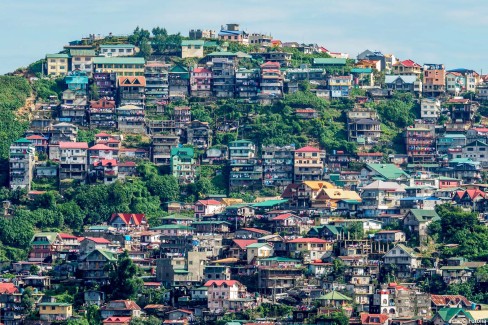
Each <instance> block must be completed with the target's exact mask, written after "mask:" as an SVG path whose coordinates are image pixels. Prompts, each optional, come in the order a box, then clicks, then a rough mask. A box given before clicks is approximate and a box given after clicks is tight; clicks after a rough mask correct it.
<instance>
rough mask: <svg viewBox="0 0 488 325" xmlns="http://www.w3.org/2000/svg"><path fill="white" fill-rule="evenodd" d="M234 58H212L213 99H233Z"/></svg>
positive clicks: (235, 64) (234, 79)
mask: <svg viewBox="0 0 488 325" xmlns="http://www.w3.org/2000/svg"><path fill="white" fill-rule="evenodd" d="M236 70H237V63H236V60H235V56H234V55H232V56H223V55H218V56H213V57H212V76H213V83H212V92H213V95H214V96H215V97H224V98H233V97H234V93H235V86H236V78H235V77H236Z"/></svg>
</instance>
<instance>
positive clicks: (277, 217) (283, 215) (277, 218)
mask: <svg viewBox="0 0 488 325" xmlns="http://www.w3.org/2000/svg"><path fill="white" fill-rule="evenodd" d="M291 216H295V215H294V214H292V213H284V214H280V215H278V216H276V217H274V218H272V219H271V220H286V219H288V218H289V217H291Z"/></svg>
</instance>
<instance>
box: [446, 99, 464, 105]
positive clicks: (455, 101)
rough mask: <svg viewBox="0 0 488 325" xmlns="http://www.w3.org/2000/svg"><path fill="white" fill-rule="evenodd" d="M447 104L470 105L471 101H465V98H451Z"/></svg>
mask: <svg viewBox="0 0 488 325" xmlns="http://www.w3.org/2000/svg"><path fill="white" fill-rule="evenodd" d="M447 102H448V103H451V104H467V103H469V99H464V98H451V99H449V100H448V101H447Z"/></svg>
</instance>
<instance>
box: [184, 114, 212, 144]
mask: <svg viewBox="0 0 488 325" xmlns="http://www.w3.org/2000/svg"><path fill="white" fill-rule="evenodd" d="M186 141H187V143H189V144H191V145H193V146H194V147H195V148H198V149H208V148H209V147H210V145H211V144H212V130H211V129H210V126H209V125H208V122H200V121H197V120H195V121H191V122H190V123H188V124H187V127H186Z"/></svg>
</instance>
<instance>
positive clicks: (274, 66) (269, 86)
mask: <svg viewBox="0 0 488 325" xmlns="http://www.w3.org/2000/svg"><path fill="white" fill-rule="evenodd" d="M260 68H261V80H260V84H259V86H260V88H261V94H263V95H271V96H277V97H281V96H282V95H283V75H282V74H281V71H280V64H279V63H278V62H266V63H264V64H261V66H260Z"/></svg>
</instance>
